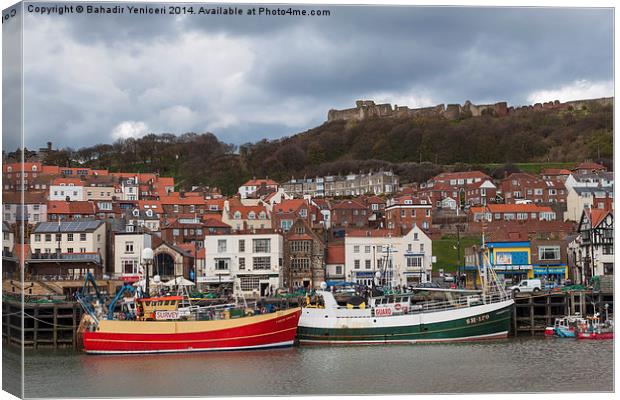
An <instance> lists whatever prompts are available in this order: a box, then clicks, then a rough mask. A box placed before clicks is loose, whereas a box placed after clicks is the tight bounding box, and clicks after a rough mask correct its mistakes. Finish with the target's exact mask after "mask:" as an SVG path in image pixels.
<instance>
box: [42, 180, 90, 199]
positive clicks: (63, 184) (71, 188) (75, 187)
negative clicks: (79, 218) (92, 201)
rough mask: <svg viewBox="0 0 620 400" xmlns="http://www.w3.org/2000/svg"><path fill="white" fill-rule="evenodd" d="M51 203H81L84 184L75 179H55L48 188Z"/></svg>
mask: <svg viewBox="0 0 620 400" xmlns="http://www.w3.org/2000/svg"><path fill="white" fill-rule="evenodd" d="M49 188H50V195H49V199H50V200H51V201H55V200H60V201H64V200H67V199H69V201H83V200H84V183H83V182H82V181H81V180H80V179H77V178H56V179H54V180H53V181H52V184H51V185H50V186H49Z"/></svg>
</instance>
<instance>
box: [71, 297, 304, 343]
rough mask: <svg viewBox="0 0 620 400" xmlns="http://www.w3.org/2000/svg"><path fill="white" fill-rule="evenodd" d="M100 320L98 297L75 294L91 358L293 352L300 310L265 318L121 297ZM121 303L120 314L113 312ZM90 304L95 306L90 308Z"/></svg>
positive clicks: (244, 311)
mask: <svg viewBox="0 0 620 400" xmlns="http://www.w3.org/2000/svg"><path fill="white" fill-rule="evenodd" d="M125 291H129V292H132V294H133V292H134V290H133V289H131V288H130V286H125V287H124V290H121V292H119V294H118V295H117V296H116V298H115V299H114V300H113V301H112V302H111V303H110V305H108V307H107V308H108V312H107V314H105V315H104V313H103V311H102V308H103V307H102V306H101V305H102V304H104V301H103V299H102V297H101V296H99V294H98V297H97V298H96V299H94V300H96V301H94V302H91V301H89V300H93V298H91V297H88V296H87V295H84V294H82V293H80V295H78V296H77V298H78V301H79V302H80V303H81V304H82V306H83V307H84V309H85V311H86V313H85V315H84V317H83V320H82V323H81V324H80V329H79V331H80V333H81V335H82V343H83V347H84V351H86V352H87V353H91V354H124V353H166V352H189V351H223V350H249V349H265V348H274V347H285V346H292V345H293V343H294V340H295V335H296V332H297V324H298V322H299V317H300V315H301V309H300V308H292V309H286V310H279V311H275V310H274V311H271V312H268V310H267V309H265V308H256V307H255V306H254V307H252V306H248V305H247V304H245V303H244V304H243V305H237V304H222V305H217V306H205V307H199V306H184V304H183V303H184V302H185V301H186V300H187V299H186V298H185V297H184V296H161V297H138V296H133V297H123V294H124V292H125ZM118 301H122V304H121V307H120V308H121V309H120V311H119V312H117V311H116V310H115V305H116V303H117V302H118ZM93 303H94V305H93Z"/></svg>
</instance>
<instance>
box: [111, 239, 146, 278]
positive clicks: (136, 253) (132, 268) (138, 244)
mask: <svg viewBox="0 0 620 400" xmlns="http://www.w3.org/2000/svg"><path fill="white" fill-rule="evenodd" d="M147 247H148V248H151V247H152V246H151V235H150V234H148V233H137V232H114V275H115V276H117V277H127V278H137V277H138V275H139V273H140V262H141V257H142V250H143V249H145V248H147Z"/></svg>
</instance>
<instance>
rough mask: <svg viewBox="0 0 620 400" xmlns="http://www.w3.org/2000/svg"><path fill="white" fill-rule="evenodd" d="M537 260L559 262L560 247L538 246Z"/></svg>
mask: <svg viewBox="0 0 620 400" xmlns="http://www.w3.org/2000/svg"><path fill="white" fill-rule="evenodd" d="M538 259H539V260H541V261H542V260H559V259H560V246H540V247H539V248H538Z"/></svg>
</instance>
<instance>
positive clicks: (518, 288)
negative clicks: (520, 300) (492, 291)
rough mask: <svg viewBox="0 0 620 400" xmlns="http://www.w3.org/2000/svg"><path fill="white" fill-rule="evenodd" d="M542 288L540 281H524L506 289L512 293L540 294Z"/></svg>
mask: <svg viewBox="0 0 620 400" xmlns="http://www.w3.org/2000/svg"><path fill="white" fill-rule="evenodd" d="M541 288H542V283H541V282H540V279H524V280H522V281H521V282H520V283H519V284H518V285H514V286H511V287H509V288H508V290H510V291H512V292H513V293H519V292H523V293H529V292H534V293H536V292H540V290H541Z"/></svg>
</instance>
